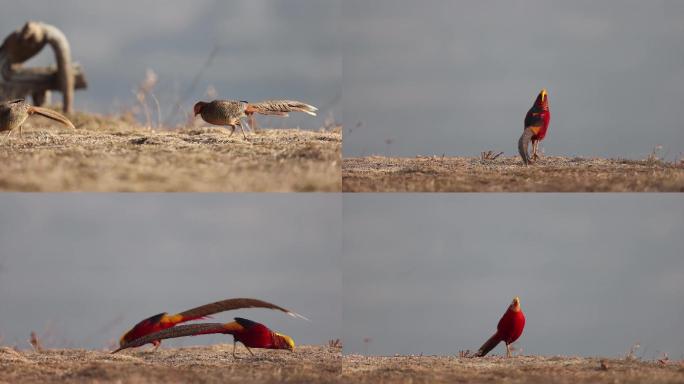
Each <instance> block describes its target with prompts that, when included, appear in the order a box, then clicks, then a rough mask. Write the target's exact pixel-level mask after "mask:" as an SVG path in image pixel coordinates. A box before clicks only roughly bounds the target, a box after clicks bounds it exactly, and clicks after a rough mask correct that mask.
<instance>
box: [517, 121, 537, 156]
mask: <svg viewBox="0 0 684 384" xmlns="http://www.w3.org/2000/svg"><path fill="white" fill-rule="evenodd" d="M532 136H534V132H532V130H531V129H529V128H525V130H524V131H523V134H522V136H520V139H519V140H518V153H520V157H522V161H523V163H524V164H525V165H527V164H529V163H530V155H529V153H528V152H527V149H528V148H529V146H530V141H531V140H532Z"/></svg>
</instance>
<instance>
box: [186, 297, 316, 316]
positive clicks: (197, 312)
mask: <svg viewBox="0 0 684 384" xmlns="http://www.w3.org/2000/svg"><path fill="white" fill-rule="evenodd" d="M242 308H267V309H274V310H277V311H281V312H285V313H287V314H288V315H290V316H292V317H298V318H300V319H304V320H309V319H307V318H306V317H304V316H302V315H300V314H298V313H295V312H292V311H290V310H289V309H286V308H283V307H280V306H278V305H275V304H271V303H269V302H266V301H263V300H258V299H247V298H237V299H228V300H221V301H217V302H215V303H211V304H206V305H202V306H200V307H197V308H193V309H189V310H187V311H185V312H181V313H179V315H180V316H182V318H183V320H182V321H190V320H196V319H200V318H203V317H207V316H209V315H213V314H216V313H219V312H225V311H231V310H234V309H242Z"/></svg>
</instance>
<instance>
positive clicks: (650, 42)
mask: <svg viewBox="0 0 684 384" xmlns="http://www.w3.org/2000/svg"><path fill="white" fill-rule="evenodd" d="M342 20H343V22H342V30H343V34H342V45H343V56H344V68H343V94H344V98H343V109H344V117H343V124H344V126H345V132H347V135H345V141H344V154H345V155H346V156H366V155H369V154H381V155H386V154H387V153H390V154H391V155H393V156H415V155H431V154H432V155H438V156H441V155H442V154H446V155H451V156H479V154H480V152H481V151H485V150H496V151H505V153H506V154H507V155H513V154H516V153H517V150H516V145H517V140H518V137H519V136H520V134H521V133H522V129H523V119H524V117H525V113H526V112H527V110H528V109H529V108H530V106H531V105H532V102H533V100H534V98H535V96H536V95H537V94H538V93H539V91H540V90H541V89H542V88H544V87H546V88H548V90H549V102H550V105H551V113H552V118H551V126H550V128H549V134H548V136H547V138H546V139H545V141H544V142H543V143H542V147H543V148H544V149H545V151H546V153H547V154H554V155H566V156H574V155H581V156H601V157H606V156H612V157H623V158H636V159H641V158H645V157H646V156H647V155H648V154H649V153H650V152H651V151H652V150H653V149H654V148H655V147H656V146H658V145H662V146H663V149H662V151H661V152H660V154H661V155H662V156H665V157H667V159H668V160H670V161H671V160H673V159H675V158H677V157H678V156H681V154H682V151H683V148H684V109H682V107H681V106H682V105H684V62H683V61H682V57H683V56H682V40H683V39H684V23H682V20H684V2H681V1H670V0H654V1H640V0H605V1H600V2H596V1H591V0H578V1H563V0H554V1H547V0H525V1H506V0H493V1H476V0H458V1H452V0H428V1H421V2H416V1H409V0H377V1H364V0H349V1H345V2H344V3H343V5H342ZM359 123H360V124H361V126H360V127H357V124H359ZM350 129H351V130H352V132H351V134H349V130H350ZM386 140H390V141H391V144H390V145H389V146H388V145H386V144H385V142H386Z"/></svg>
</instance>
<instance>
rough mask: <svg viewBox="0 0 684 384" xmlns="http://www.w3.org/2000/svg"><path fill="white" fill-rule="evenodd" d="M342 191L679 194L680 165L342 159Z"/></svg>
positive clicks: (683, 177) (682, 183) (491, 157)
mask: <svg viewBox="0 0 684 384" xmlns="http://www.w3.org/2000/svg"><path fill="white" fill-rule="evenodd" d="M342 189H343V191H344V192H684V166H682V164H681V163H676V164H675V163H668V162H665V161H663V160H662V159H661V158H658V157H657V156H656V155H653V156H652V157H649V158H648V159H645V160H624V159H585V158H580V157H575V158H568V157H544V158H542V159H541V160H540V161H539V162H538V163H536V164H533V165H530V166H528V167H525V166H522V163H521V160H520V158H519V157H517V156H515V157H498V156H495V154H493V152H492V153H489V152H483V153H482V154H481V156H480V157H479V158H472V157H471V158H468V157H437V156H430V157H422V156H420V157H415V158H396V157H394V158H393V157H383V156H372V157H364V158H348V159H344V162H343V164H342Z"/></svg>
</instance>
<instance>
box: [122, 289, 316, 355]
mask: <svg viewBox="0 0 684 384" xmlns="http://www.w3.org/2000/svg"><path fill="white" fill-rule="evenodd" d="M242 308H268V309H274V310H278V311H281V312H285V313H287V314H288V315H290V316H293V317H299V318H302V319H306V318H305V317H304V316H302V315H300V314H298V313H295V312H292V311H290V310H289V309H285V308H283V307H279V306H277V305H275V304H271V303H268V302H266V301H262V300H257V299H245V298H238V299H228V300H221V301H217V302H215V303H211V304H206V305H202V306H200V307H197V308H193V309H189V310H187V311H185V312H181V313H178V314H175V315H169V314H168V313H166V312H164V313H160V314H158V315H154V316H152V317H150V318H147V319H145V320H142V321H141V322H139V323H138V324H136V325H135V326H134V327H133V328H132V329H131V330H130V331H128V332H126V334H124V335H123V336H122V337H121V339H120V340H119V345H120V346H122V347H123V346H124V345H126V344H128V343H131V342H133V341H134V340H138V339H140V338H142V337H144V336H147V335H149V334H153V333H155V332H158V331H162V330H164V329H167V328H171V327H174V326H176V324H180V323H184V322H187V321H192V320H199V319H203V318H206V317H207V316H210V315H213V314H215V313H219V312H225V311H230V310H234V309H242ZM160 340H161V339H151V340H150V341H148V343H152V344H153V345H154V346H155V347H159V345H160V344H161V341H160ZM141 345H142V344H141Z"/></svg>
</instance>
